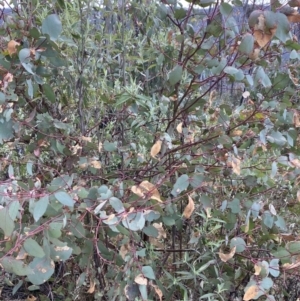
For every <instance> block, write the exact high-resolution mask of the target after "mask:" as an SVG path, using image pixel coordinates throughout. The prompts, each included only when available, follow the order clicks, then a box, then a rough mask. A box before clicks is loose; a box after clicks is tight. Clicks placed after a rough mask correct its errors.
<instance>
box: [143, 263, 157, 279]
mask: <svg viewBox="0 0 300 301" xmlns="http://www.w3.org/2000/svg"><path fill="white" fill-rule="evenodd" d="M142 273H143V275H144V276H145V277H146V278H148V279H152V280H155V275H154V272H153V269H152V268H151V267H150V266H143V267H142Z"/></svg>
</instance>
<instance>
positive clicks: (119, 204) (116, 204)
mask: <svg viewBox="0 0 300 301" xmlns="http://www.w3.org/2000/svg"><path fill="white" fill-rule="evenodd" d="M109 203H110V204H111V206H112V207H113V208H114V209H115V211H116V212H117V213H122V212H124V211H125V208H124V206H123V203H122V202H121V200H119V199H118V198H116V197H111V198H110V199H109Z"/></svg>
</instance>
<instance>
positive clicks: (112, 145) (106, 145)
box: [103, 141, 117, 152]
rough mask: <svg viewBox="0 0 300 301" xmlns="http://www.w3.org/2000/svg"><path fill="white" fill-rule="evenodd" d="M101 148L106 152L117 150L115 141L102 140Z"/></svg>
mask: <svg viewBox="0 0 300 301" xmlns="http://www.w3.org/2000/svg"><path fill="white" fill-rule="evenodd" d="M103 148H104V150H105V151H107V152H114V151H115V150H117V146H116V144H115V142H108V141H104V143H103Z"/></svg>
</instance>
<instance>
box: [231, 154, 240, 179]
mask: <svg viewBox="0 0 300 301" xmlns="http://www.w3.org/2000/svg"><path fill="white" fill-rule="evenodd" d="M231 164H232V171H233V172H234V173H235V174H237V175H240V174H241V160H240V159H238V158H236V157H232V161H231Z"/></svg>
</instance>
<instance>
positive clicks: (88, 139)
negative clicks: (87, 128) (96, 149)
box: [80, 136, 92, 142]
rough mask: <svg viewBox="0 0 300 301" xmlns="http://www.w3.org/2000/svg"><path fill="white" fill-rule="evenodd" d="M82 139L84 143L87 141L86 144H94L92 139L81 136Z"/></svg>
mask: <svg viewBox="0 0 300 301" xmlns="http://www.w3.org/2000/svg"><path fill="white" fill-rule="evenodd" d="M80 138H81V140H82V141H85V142H92V137H85V136H81V137H80Z"/></svg>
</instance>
